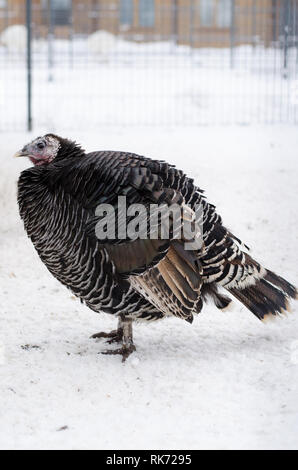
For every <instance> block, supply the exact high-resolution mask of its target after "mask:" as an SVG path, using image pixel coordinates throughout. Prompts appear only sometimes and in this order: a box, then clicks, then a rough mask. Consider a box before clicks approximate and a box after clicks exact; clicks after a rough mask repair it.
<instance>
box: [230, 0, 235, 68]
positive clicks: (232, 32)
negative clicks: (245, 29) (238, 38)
mask: <svg viewBox="0 0 298 470" xmlns="http://www.w3.org/2000/svg"><path fill="white" fill-rule="evenodd" d="M234 47H235V0H231V27H230V67H231V69H232V68H233V67H234Z"/></svg>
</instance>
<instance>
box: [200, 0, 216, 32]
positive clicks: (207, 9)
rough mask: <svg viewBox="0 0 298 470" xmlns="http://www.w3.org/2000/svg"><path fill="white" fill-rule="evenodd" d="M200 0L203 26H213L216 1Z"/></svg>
mask: <svg viewBox="0 0 298 470" xmlns="http://www.w3.org/2000/svg"><path fill="white" fill-rule="evenodd" d="M199 1H200V24H201V26H212V25H213V16H214V1H213V0H199Z"/></svg>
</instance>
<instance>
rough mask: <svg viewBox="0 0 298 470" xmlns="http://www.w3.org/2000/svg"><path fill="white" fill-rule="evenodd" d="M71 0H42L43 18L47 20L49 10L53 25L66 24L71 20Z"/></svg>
mask: <svg viewBox="0 0 298 470" xmlns="http://www.w3.org/2000/svg"><path fill="white" fill-rule="evenodd" d="M71 7H72V0H42V8H43V18H44V21H45V22H49V19H50V11H51V13H52V22H53V24H54V25H58V26H59V25H60V26H63V25H67V24H69V23H70V21H71Z"/></svg>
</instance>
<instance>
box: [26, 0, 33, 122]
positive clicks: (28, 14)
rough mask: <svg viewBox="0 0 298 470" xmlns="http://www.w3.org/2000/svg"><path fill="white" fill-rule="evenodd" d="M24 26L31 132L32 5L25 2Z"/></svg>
mask: <svg viewBox="0 0 298 470" xmlns="http://www.w3.org/2000/svg"><path fill="white" fill-rule="evenodd" d="M26 26H27V129H28V131H31V130H32V52H31V40H32V5H31V0H26Z"/></svg>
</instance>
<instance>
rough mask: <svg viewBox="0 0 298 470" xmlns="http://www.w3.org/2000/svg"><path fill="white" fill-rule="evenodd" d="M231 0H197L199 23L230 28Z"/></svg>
mask: <svg viewBox="0 0 298 470" xmlns="http://www.w3.org/2000/svg"><path fill="white" fill-rule="evenodd" d="M232 1H233V0H199V2H200V3H199V13H200V25H201V26H205V27H217V28H230V26H231V23H232Z"/></svg>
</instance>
